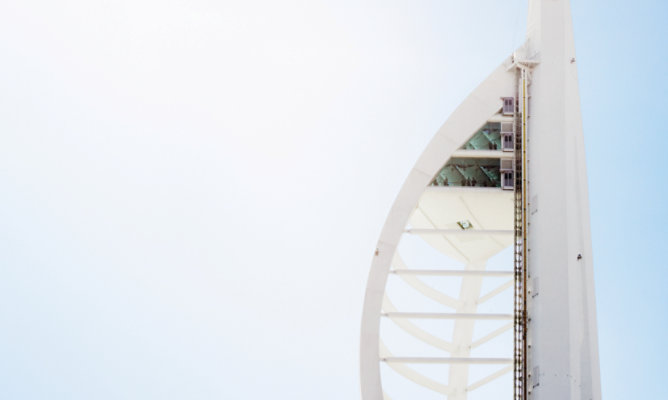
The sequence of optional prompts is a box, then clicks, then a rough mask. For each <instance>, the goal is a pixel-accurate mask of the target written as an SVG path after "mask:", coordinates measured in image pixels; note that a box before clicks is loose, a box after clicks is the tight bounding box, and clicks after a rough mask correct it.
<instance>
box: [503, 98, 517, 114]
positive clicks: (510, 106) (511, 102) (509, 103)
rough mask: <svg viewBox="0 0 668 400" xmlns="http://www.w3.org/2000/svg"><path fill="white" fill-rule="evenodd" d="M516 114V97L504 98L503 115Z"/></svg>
mask: <svg viewBox="0 0 668 400" xmlns="http://www.w3.org/2000/svg"><path fill="white" fill-rule="evenodd" d="M513 114H515V98H514V97H504V98H503V115H513Z"/></svg>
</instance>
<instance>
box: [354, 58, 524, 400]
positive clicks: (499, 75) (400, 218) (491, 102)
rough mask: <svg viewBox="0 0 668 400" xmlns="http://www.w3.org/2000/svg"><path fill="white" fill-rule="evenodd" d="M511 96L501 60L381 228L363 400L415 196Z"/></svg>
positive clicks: (376, 381) (372, 388)
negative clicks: (393, 266)
mask: <svg viewBox="0 0 668 400" xmlns="http://www.w3.org/2000/svg"><path fill="white" fill-rule="evenodd" d="M514 93H515V70H514V68H512V66H511V59H510V58H508V59H507V60H505V61H504V62H503V63H502V64H501V65H500V66H499V67H498V68H497V69H496V70H495V71H494V72H492V74H491V75H490V76H489V77H488V78H487V79H486V80H485V81H484V82H483V83H481V84H480V85H479V86H478V87H477V88H476V89H475V90H474V91H473V92H472V93H471V94H470V95H469V96H468V97H467V98H466V99H465V100H464V102H463V103H462V104H461V105H460V106H459V107H458V108H457V109H456V110H455V111H454V112H453V114H452V115H451V116H450V117H449V118H448V120H447V121H446V122H445V124H443V126H442V127H441V128H440V129H439V130H438V132H437V133H436V135H435V136H434V138H433V139H432V140H431V142H430V143H429V145H428V146H427V148H426V149H425V151H424V153H423V154H422V155H421V156H420V158H419V159H418V161H417V163H416V165H415V167H414V168H413V169H412V170H411V172H410V174H409V176H408V178H407V179H406V182H405V183H404V185H403V187H402V189H401V191H400V192H399V195H398V196H397V199H396V200H395V202H394V205H393V206H392V209H391V211H390V214H389V216H388V218H387V220H386V222H385V226H384V227H383V230H382V233H381V236H380V240H379V241H378V245H377V248H376V252H375V256H374V258H373V262H372V264H371V271H370V274H369V280H368V283H367V290H366V295H365V300H364V309H363V315H362V335H361V341H360V375H361V380H360V381H361V389H362V399H363V400H382V399H383V389H382V385H381V377H380V363H379V362H380V358H381V357H380V353H379V349H380V337H379V334H380V318H381V310H382V304H383V298H384V293H385V285H386V282H387V277H388V274H389V272H390V266H391V264H392V260H393V258H394V254H395V251H396V248H397V246H398V244H399V240H400V238H401V235H402V234H403V233H404V229H405V227H406V224H407V222H408V219H409V217H410V215H411V212H412V211H413V210H414V209H415V207H416V205H417V203H418V201H419V199H420V196H421V195H422V193H423V192H424V190H425V188H426V187H427V186H428V185H429V183H430V182H431V180H432V179H433V177H434V176H435V175H436V173H437V172H438V171H439V170H440V168H442V167H443V164H444V163H445V162H446V161H447V160H448V159H449V158H450V157H451V156H452V155H453V154H454V153H455V151H456V150H457V149H459V147H460V146H461V145H462V144H463V143H465V142H466V140H468V139H469V137H470V136H471V134H472V133H474V132H476V130H478V129H479V128H480V127H481V126H483V125H484V124H485V123H486V122H487V121H488V120H489V118H490V116H492V115H494V114H496V113H497V112H498V111H499V110H500V109H501V107H502V105H503V103H502V99H501V98H502V97H504V96H508V95H509V94H514Z"/></svg>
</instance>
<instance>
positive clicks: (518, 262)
mask: <svg viewBox="0 0 668 400" xmlns="http://www.w3.org/2000/svg"><path fill="white" fill-rule="evenodd" d="M527 75H528V71H527V69H526V68H525V67H521V66H520V67H519V68H518V90H517V96H516V99H517V101H516V109H515V193H514V194H515V218H514V223H515V227H514V231H515V240H514V250H515V254H514V276H515V282H514V283H515V285H514V287H515V292H514V302H515V304H514V321H515V322H514V338H513V339H514V353H513V358H514V389H513V390H514V399H515V400H525V399H526V398H527V341H526V338H527V333H526V332H527V311H526V306H527V301H526V298H527V275H528V274H527V264H526V260H527V248H528V247H527V215H526V213H527V179H526V177H527V154H526V149H527V146H526V142H527V120H526V118H527V99H528V92H527V91H528V87H527V86H528V84H527V81H528V77H527Z"/></svg>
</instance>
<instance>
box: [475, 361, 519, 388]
mask: <svg viewBox="0 0 668 400" xmlns="http://www.w3.org/2000/svg"><path fill="white" fill-rule="evenodd" d="M512 370H513V366H512V365H511V366H508V367H505V368H503V369H501V370H499V371H497V372H495V373H493V374H492V375H489V376H488V377H486V378H483V379H481V380H479V381H477V382H475V383H472V384H471V385H469V386H468V387H467V388H466V391H467V392H472V391H474V390H476V389H478V388H479V387H481V386H484V385H486V384H488V383H490V382H492V381H493V380H495V379H498V378H500V377H502V376H503V375H505V374H507V373H509V372H510V371H512Z"/></svg>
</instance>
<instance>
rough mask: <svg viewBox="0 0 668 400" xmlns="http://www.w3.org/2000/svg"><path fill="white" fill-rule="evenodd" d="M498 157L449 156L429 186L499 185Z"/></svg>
mask: <svg viewBox="0 0 668 400" xmlns="http://www.w3.org/2000/svg"><path fill="white" fill-rule="evenodd" d="M499 163H500V161H499V159H498V158H451V159H450V160H449V161H448V163H447V164H445V166H444V167H443V168H441V170H440V171H438V174H436V177H435V178H434V180H433V181H432V182H431V186H476V187H501V174H500V171H499V166H500V165H499Z"/></svg>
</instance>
